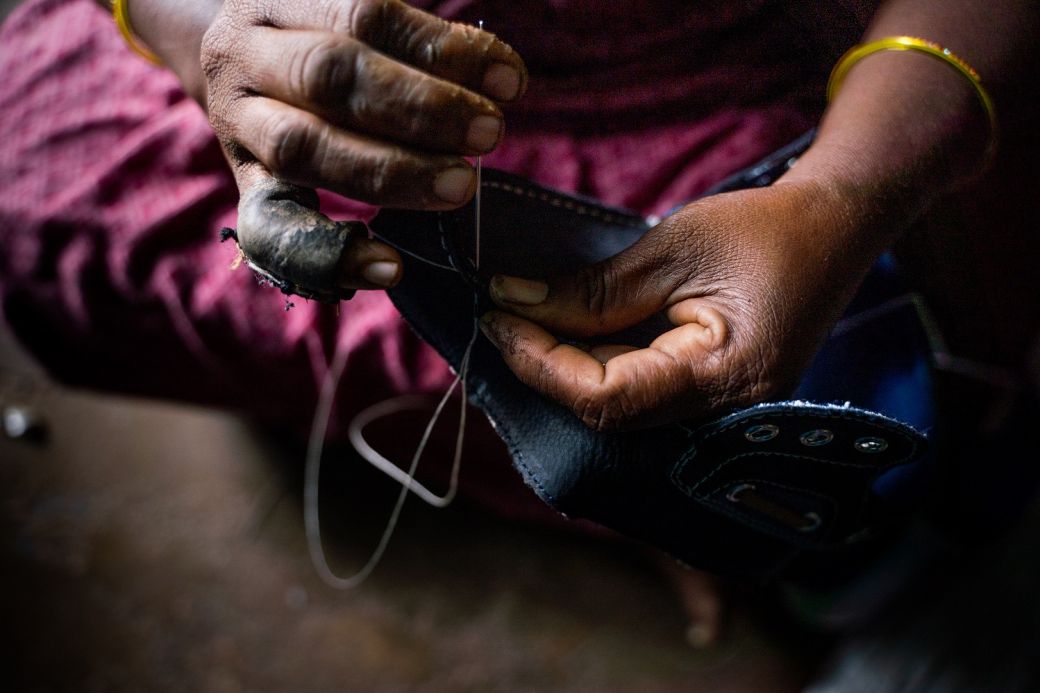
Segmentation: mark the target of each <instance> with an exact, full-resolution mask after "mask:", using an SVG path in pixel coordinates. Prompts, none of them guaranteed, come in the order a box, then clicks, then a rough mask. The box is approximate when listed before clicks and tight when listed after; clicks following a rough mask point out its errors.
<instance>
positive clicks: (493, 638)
mask: <svg viewBox="0 0 1040 693" xmlns="http://www.w3.org/2000/svg"><path fill="white" fill-rule="evenodd" d="M0 407H2V408H3V412H4V417H5V419H4V420H5V431H6V433H5V435H4V436H0V539H2V543H0V562H2V567H0V580H2V586H0V613H2V615H3V617H2V623H3V626H2V631H3V634H2V638H3V644H2V651H3V652H4V653H5V659H6V660H7V664H6V666H5V667H4V670H5V671H6V672H7V675H6V677H5V679H6V681H5V684H4V689H5V690H15V691H110V690H117V691H166V690H170V691H184V690H192V691H220V692H224V691H227V692H233V691H280V690H292V691H329V690H341V691H399V690H400V691H404V690H408V691H651V692H652V691H662V692H664V691H688V690H696V691H787V690H800V689H801V687H802V685H803V683H804V680H805V677H806V672H807V671H809V670H811V669H812V668H813V667H814V662H815V661H816V659H817V658H818V656H819V654H820V652H821V651H822V650H821V647H822V643H819V642H816V641H814V640H812V639H810V640H802V639H800V638H798V637H796V635H797V634H796V633H795V632H793V631H791V630H790V629H789V628H788V629H787V630H782V629H778V626H777V624H776V620H775V619H774V618H771V617H770V616H769V615H768V614H767V613H765V612H764V611H763V610H762V609H760V608H758V607H755V606H754V605H752V604H750V603H749V602H748V601H747V600H746V599H742V598H739V597H736V596H734V598H733V599H734V606H733V608H732V609H731V611H730V614H729V616H728V619H727V624H726V629H727V630H726V635H725V637H724V639H723V641H722V643H721V644H719V645H718V646H717V647H715V648H712V649H708V650H695V649H693V648H692V647H691V646H690V645H689V644H688V643H687V642H686V638H685V632H686V627H687V619H686V617H685V616H684V613H683V609H682V607H681V605H680V601H679V599H678V597H677V596H676V594H675V593H674V591H673V589H672V588H671V586H670V585H669V583H668V581H667V580H666V579H665V577H664V575H663V574H662V572H661V571H660V570H659V566H657V565H655V564H654V563H653V562H652V561H651V560H649V559H648V557H647V555H646V553H645V552H644V551H642V550H640V549H638V548H637V547H634V546H630V545H628V544H625V543H623V542H621V541H611V540H608V539H594V538H589V537H587V536H583V535H579V534H573V535H572V534H567V533H561V532H559V531H552V530H549V529H545V528H538V527H532V526H527V525H520V524H516V523H511V522H508V521H506V520H503V519H499V518H495V517H491V516H488V515H487V514H484V513H482V512H480V511H478V510H476V509H474V508H468V507H465V506H464V505H462V504H458V505H457V506H453V507H451V508H449V509H447V510H440V511H438V510H434V509H431V508H429V507H426V506H424V505H423V504H422V503H419V502H410V503H409V504H408V505H406V506H405V512H404V515H403V516H402V520H401V523H400V526H399V527H398V531H397V534H396V536H395V537H394V539H393V541H392V542H391V544H390V548H389V550H388V552H387V554H386V557H385V559H384V561H383V563H382V564H381V565H380V566H379V568H378V569H377V570H376V572H375V574H374V575H373V576H372V577H371V578H370V580H369V581H368V582H366V583H365V584H364V585H363V586H362V587H361V588H359V589H357V590H355V591H352V592H337V591H334V590H332V589H330V588H328V587H326V586H325V585H324V584H323V583H322V582H321V581H320V580H319V578H318V577H317V575H316V573H315V572H314V570H313V568H312V567H311V564H310V561H309V558H308V554H307V547H306V540H305V536H304V532H303V521H302V509H301V498H302V467H303V457H304V450H303V448H302V446H301V445H299V444H298V443H293V442H287V441H286V440H285V439H282V438H280V437H278V436H277V435H275V434H272V433H270V432H264V431H259V430H257V429H256V428H255V427H254V426H252V425H250V424H249V423H248V422H245V421H242V420H240V419H238V418H236V417H235V416H233V415H231V414H228V413H226V412H220V411H213V410H206V409H199V408H189V407H186V406H181V405H173V404H166V403H158V402H152V401H143V400H135V399H128V398H121V397H113V396H107V395H99V394H95V393H88V392H80V391H70V390H67V389H65V388H63V387H61V386H59V385H57V384H55V383H53V382H51V381H49V380H48V378H47V377H46V375H45V374H44V373H42V372H41V371H40V369H39V368H38V367H37V366H36V365H35V364H34V363H33V362H32V360H31V359H30V358H29V357H28V356H27V355H26V354H24V353H23V352H22V351H21V350H20V349H19V348H18V346H17V344H16V343H15V342H14V341H13V339H12V338H11V337H10V335H8V334H7V333H5V332H2V331H0ZM326 460H327V462H326V465H325V467H324V468H323V474H322V502H323V513H322V521H323V531H324V533H325V536H326V543H327V548H328V550H329V552H330V562H331V563H332V565H333V568H334V569H337V570H338V572H340V573H348V572H351V571H352V570H354V569H356V568H357V567H358V566H360V565H361V564H362V562H363V561H364V560H365V559H366V558H367V557H368V555H369V553H370V551H371V550H372V547H373V546H374V543H375V541H376V540H377V538H378V536H379V532H380V531H381V530H382V527H383V524H384V523H385V522H386V517H387V514H388V513H389V510H390V508H391V506H392V503H393V498H394V491H395V489H394V485H393V483H392V482H390V481H388V480H387V479H386V478H385V477H382V476H381V475H379V474H378V473H376V472H372V471H369V468H368V465H366V464H364V463H363V462H361V461H360V460H357V459H355V458H352V457H350V456H349V452H348V451H345V450H330V451H328V454H327V457H326ZM473 463H476V462H473ZM771 624H772V625H771ZM11 684H13V685H11Z"/></svg>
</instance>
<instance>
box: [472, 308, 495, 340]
mask: <svg viewBox="0 0 1040 693" xmlns="http://www.w3.org/2000/svg"><path fill="white" fill-rule="evenodd" d="M477 325H478V326H479V327H480V331H481V332H482V333H483V334H484V336H485V337H487V340H488V341H489V342H491V343H492V344H493V345H494V346H495V348H496V349H497V348H499V347H498V335H497V334H496V333H495V315H494V311H490V310H489V311H488V312H486V313H484V314H483V315H481V316H480V320H478V321H477Z"/></svg>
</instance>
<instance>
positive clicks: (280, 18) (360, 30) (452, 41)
mask: <svg viewBox="0 0 1040 693" xmlns="http://www.w3.org/2000/svg"><path fill="white" fill-rule="evenodd" d="M266 5H267V7H265V8H264V16H262V17H259V18H258V20H259V21H262V22H266V23H268V24H270V25H273V26H275V27H278V28H281V29H316V30H324V31H328V30H332V31H338V32H343V33H346V34H348V35H350V36H352V37H354V38H356V39H358V40H359V41H363V42H364V43H366V44H368V45H370V46H371V47H373V48H375V49H376V50H378V51H380V52H382V53H385V54H386V55H389V56H391V57H394V58H397V59H398V60H401V61H403V62H406V63H408V64H410V65H412V66H414V67H417V68H419V69H420V70H423V71H424V72H427V73H429V74H431V75H434V76H436V77H440V78H442V79H446V80H448V81H451V82H455V83H456V84H461V85H462V86H464V87H467V88H469V89H471V90H473V91H478V92H480V93H483V94H484V95H486V96H489V97H491V98H493V99H495V100H497V101H514V100H516V99H518V98H519V97H520V96H521V95H522V94H523V92H524V89H525V88H526V86H527V69H526V68H525V67H524V63H523V61H522V60H521V59H520V56H519V55H517V53H516V51H514V50H513V49H512V48H511V47H509V46H508V45H506V44H505V43H503V42H502V41H500V40H499V39H498V38H497V37H495V35H494V34H491V33H490V32H487V31H483V30H481V29H478V28H477V27H475V26H470V25H467V24H461V23H457V22H448V21H446V20H444V19H441V18H440V17H436V16H434V15H432V14H429V13H428V12H423V11H422V10H419V9H416V8H414V7H410V6H408V5H406V4H405V3H403V2H400V0H311V1H310V2H275V3H266Z"/></svg>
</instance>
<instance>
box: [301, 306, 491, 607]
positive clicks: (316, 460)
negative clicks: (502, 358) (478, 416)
mask: <svg viewBox="0 0 1040 693" xmlns="http://www.w3.org/2000/svg"><path fill="white" fill-rule="evenodd" d="M478 334H479V328H478V326H477V323H476V321H474V325H473V336H472V337H470V340H469V344H468V345H467V346H466V351H465V353H464V354H463V357H462V363H461V364H460V366H459V373H458V375H456V376H455V380H454V381H452V383H451V385H450V386H449V387H448V391H447V392H445V393H444V396H443V397H442V398H441V401H440V403H439V404H438V405H437V409H436V410H435V411H434V414H433V417H432V418H431V419H430V422H429V423H428V424H427V426H426V430H425V431H424V432H423V436H422V439H421V440H420V441H419V446H418V448H416V450H415V454H414V455H413V456H412V462H411V465H410V466H409V468H408V473H407V477H406V481H405V482H404V483H402V484H401V491H400V493H398V495H397V501H396V502H395V503H394V508H393V510H392V511H391V513H390V518H389V519H388V520H387V523H386V527H385V528H384V529H383V534H382V536H381V537H380V539H379V544H378V545H377V546H376V548H375V550H374V551H373V552H372V555H371V556H370V557H369V559H368V561H367V562H366V563H365V565H364V566H362V567H361V569H360V570H358V571H357V572H356V573H354V574H353V575H351V576H350V577H341V576H339V575H336V574H335V573H333V572H332V569H331V568H330V567H329V564H328V561H327V560H326V557H325V550H324V548H323V547H322V543H321V520H320V515H319V504H318V481H319V477H320V472H321V456H322V452H323V450H324V447H325V433H326V431H327V430H328V424H329V416H330V415H331V413H332V404H333V401H334V400H335V396H336V390H337V389H338V387H339V381H340V378H341V377H342V375H343V369H344V368H345V367H346V363H347V355H348V352H346V351H345V350H342V351H341V350H337V352H336V357H335V360H334V362H333V364H332V367H330V368H329V371H328V373H327V374H326V376H325V381H324V383H323V384H322V388H321V394H320V395H319V397H318V407H317V409H316V411H315V413H314V422H313V424H312V426H311V435H310V439H309V440H308V443H307V462H306V468H305V472H304V489H303V500H304V503H303V516H304V526H305V528H306V534H307V549H308V551H309V552H310V556H311V563H313V564H314V569H315V570H316V571H317V573H318V575H319V576H320V577H321V579H322V580H323V581H324V582H325V583H326V584H327V585H329V586H330V587H333V588H335V589H340V590H347V589H353V588H355V587H357V586H358V585H360V584H361V583H362V582H364V581H365V579H366V578H367V577H368V576H369V575H371V574H372V571H373V570H375V568H376V566H377V565H379V561H380V560H381V559H382V557H383V553H384V552H385V551H386V547H387V546H388V545H389V544H390V538H391V537H392V536H393V533H394V529H395V528H396V527H397V520H398V518H400V516H401V509H402V508H403V507H404V501H405V498H406V497H407V496H408V492H409V491H413V492H416V493H417V489H418V488H419V487H418V486H417V485H416V483H415V471H416V469H417V468H418V466H419V458H420V457H422V453H423V451H424V450H425V448H426V443H427V442H428V441H429V439H430V434H431V432H432V431H433V427H434V425H435V424H436V423H437V419H438V418H439V417H440V414H441V412H442V411H443V410H444V405H445V404H447V402H448V399H449V398H450V397H451V394H452V393H453V392H454V391H455V388H456V387H457V386H458V385H459V384H460V383H461V384H462V393H463V394H462V405H461V413H460V415H459V416H460V418H459V432H458V435H457V437H456V439H455V455H454V458H453V460H452V469H451V481H450V483H449V487H448V492H447V493H446V494H445V495H444V496H434V495H433V494H432V493H430V492H429V491H428V490H426V489H425V488H424V490H425V491H426V493H428V494H430V495H431V496H433V498H434V499H435V502H433V503H431V504H432V505H435V506H437V507H445V506H447V505H448V504H449V503H451V501H452V499H454V497H455V494H456V491H457V489H458V477H459V468H460V466H461V461H462V440H463V436H464V434H465V428H466V395H465V393H466V373H467V371H468V370H469V358H470V354H471V353H472V351H473V345H474V344H475V343H476V341H477V335H478ZM390 401H392V400H390ZM381 404H385V403H381ZM376 406H379V405H376ZM366 411H368V410H366ZM371 420H372V419H371V418H370V419H369V421H371ZM373 452H374V451H373ZM376 455H378V457H379V459H380V460H382V462H384V463H385V464H386V465H389V466H390V467H393V469H395V470H397V471H398V472H400V468H398V467H396V466H395V465H393V463H392V462H390V461H389V460H387V459H386V458H384V457H383V456H382V455H379V454H378V453H376ZM366 459H368V458H366ZM368 461H369V462H370V463H372V464H373V465H374V466H376V467H377V468H378V469H381V470H382V471H384V472H387V470H386V469H385V468H384V467H383V466H382V463H376V462H373V460H371V459H368ZM387 473H388V474H389V472H387ZM390 476H391V478H395V479H396V478H397V477H395V476H394V475H393V474H390ZM420 497H421V496H420ZM424 500H425V499H424ZM428 502H429V501H428Z"/></svg>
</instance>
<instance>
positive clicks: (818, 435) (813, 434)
mask: <svg viewBox="0 0 1040 693" xmlns="http://www.w3.org/2000/svg"><path fill="white" fill-rule="evenodd" d="M798 440H800V441H801V442H802V445H804V446H806V447H808V448H818V447H820V446H821V445H826V444H827V443H829V442H831V441H832V440H834V433H832V432H831V431H828V430H827V429H826V428H817V429H816V430H815V431H806V432H805V433H803V434H802V435H801V436H799V438H798Z"/></svg>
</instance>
